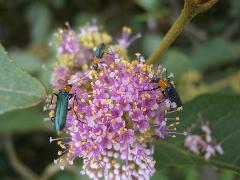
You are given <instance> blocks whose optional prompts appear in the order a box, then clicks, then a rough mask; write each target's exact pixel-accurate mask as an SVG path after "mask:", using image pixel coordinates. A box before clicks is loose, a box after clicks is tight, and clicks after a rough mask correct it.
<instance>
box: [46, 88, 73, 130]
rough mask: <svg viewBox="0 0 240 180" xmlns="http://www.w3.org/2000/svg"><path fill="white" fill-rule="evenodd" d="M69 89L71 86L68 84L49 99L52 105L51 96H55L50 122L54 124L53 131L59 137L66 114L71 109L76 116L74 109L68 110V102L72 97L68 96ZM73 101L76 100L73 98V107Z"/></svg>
mask: <svg viewBox="0 0 240 180" xmlns="http://www.w3.org/2000/svg"><path fill="white" fill-rule="evenodd" d="M71 89H72V85H71V84H68V85H66V86H65V87H64V88H63V89H61V90H60V91H59V92H58V93H53V94H52V97H51V104H53V95H55V96H57V101H56V107H55V111H53V110H52V111H50V114H51V115H50V116H51V120H52V122H53V123H54V129H55V130H56V132H57V134H58V135H61V132H62V130H63V129H64V128H65V125H66V119H67V112H68V111H70V110H71V109H73V111H74V113H75V114H76V112H75V110H74V108H68V103H69V100H70V99H71V98H72V97H74V94H70V91H71ZM75 100H76V98H75V97H74V101H73V107H74V103H75ZM76 116H77V114H76Z"/></svg>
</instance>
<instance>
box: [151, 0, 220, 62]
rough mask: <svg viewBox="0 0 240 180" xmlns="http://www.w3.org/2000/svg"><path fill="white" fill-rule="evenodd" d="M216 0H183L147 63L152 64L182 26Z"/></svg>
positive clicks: (172, 40)
mask: <svg viewBox="0 0 240 180" xmlns="http://www.w3.org/2000/svg"><path fill="white" fill-rule="evenodd" d="M217 1H218V0H185V3H184V8H183V10H182V12H181V13H180V15H179V17H178V18H177V20H176V21H175V23H174V24H173V25H172V27H171V28H170V29H169V31H168V32H167V34H166V35H165V36H164V38H163V39H162V41H161V42H160V44H159V46H158V47H157V48H156V49H155V51H154V52H153V53H152V55H151V56H150V57H149V59H148V61H147V63H148V64H154V63H156V61H157V60H158V59H159V58H160V57H161V56H162V55H163V53H164V52H165V51H166V50H167V49H168V48H169V46H170V45H171V44H172V43H173V42H174V41H175V39H176V38H177V37H178V36H179V35H180V33H181V32H182V31H183V29H184V27H185V26H186V25H187V24H188V23H189V22H190V21H191V20H192V18H193V17H195V16H196V15H197V14H200V13H203V12H205V11H207V10H208V9H210V8H211V7H212V6H213V5H214V4H216V3H217Z"/></svg>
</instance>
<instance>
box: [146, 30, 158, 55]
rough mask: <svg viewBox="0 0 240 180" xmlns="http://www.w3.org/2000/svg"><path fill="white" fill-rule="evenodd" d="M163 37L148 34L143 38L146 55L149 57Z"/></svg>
mask: <svg viewBox="0 0 240 180" xmlns="http://www.w3.org/2000/svg"><path fill="white" fill-rule="evenodd" d="M161 39H162V37H161V36H160V35H156V34H146V35H145V36H144V38H143V50H144V55H145V56H149V55H150V54H151V53H152V52H153V51H154V49H155V48H156V47H157V46H158V44H159V42H160V41H161Z"/></svg>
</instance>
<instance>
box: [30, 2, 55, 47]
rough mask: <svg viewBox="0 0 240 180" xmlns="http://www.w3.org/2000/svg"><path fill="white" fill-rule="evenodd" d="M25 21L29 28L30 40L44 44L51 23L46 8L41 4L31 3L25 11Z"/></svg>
mask: <svg viewBox="0 0 240 180" xmlns="http://www.w3.org/2000/svg"><path fill="white" fill-rule="evenodd" d="M26 19H27V21H28V23H29V24H30V26H31V36H32V40H33V41H34V42H38V43H44V42H45V41H44V40H46V38H47V35H48V32H49V30H50V25H51V21H52V16H51V13H50V11H49V9H48V7H47V6H46V5H45V4H43V3H41V2H35V3H32V4H31V5H30V6H29V8H28V9H27V11H26Z"/></svg>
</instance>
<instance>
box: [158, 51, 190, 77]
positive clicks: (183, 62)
mask: <svg viewBox="0 0 240 180" xmlns="http://www.w3.org/2000/svg"><path fill="white" fill-rule="evenodd" d="M161 64H162V66H164V67H166V68H167V69H168V72H173V73H174V75H175V77H176V78H180V76H181V75H182V74H183V73H184V72H186V71H187V70H188V69H189V67H190V61H189V59H188V57H187V56H186V55H185V54H183V53H182V52H180V51H178V50H169V51H168V52H167V53H166V54H165V55H164V57H163V58H162V63H161Z"/></svg>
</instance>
